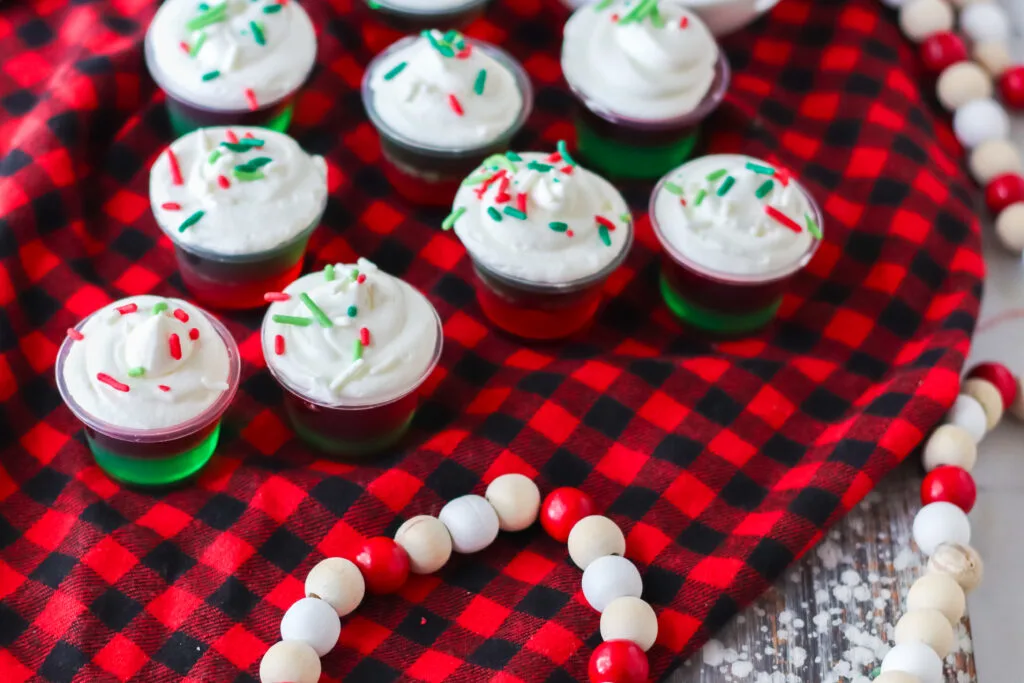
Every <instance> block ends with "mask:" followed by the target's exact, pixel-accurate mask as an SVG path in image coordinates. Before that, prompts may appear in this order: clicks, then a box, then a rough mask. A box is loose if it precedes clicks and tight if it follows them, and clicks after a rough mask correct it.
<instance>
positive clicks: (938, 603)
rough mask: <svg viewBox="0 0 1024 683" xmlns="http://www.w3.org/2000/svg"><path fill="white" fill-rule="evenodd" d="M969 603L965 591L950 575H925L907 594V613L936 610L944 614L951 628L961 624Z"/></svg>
mask: <svg viewBox="0 0 1024 683" xmlns="http://www.w3.org/2000/svg"><path fill="white" fill-rule="evenodd" d="M966 608H967V602H966V599H965V598H964V589H963V588H961V587H960V584H958V583H957V582H956V579H954V578H953V577H952V576H950V575H949V574H939V573H935V574H925V575H924V576H922V577H920V578H919V579H918V580H917V581H915V582H914V583H913V585H912V586H911V587H910V591H909V592H907V611H908V612H913V611H915V610H920V609H935V610H938V611H940V612H942V615H943V616H944V617H946V619H947V620H948V621H949V623H950V625H951V626H955V625H956V624H958V623H960V618H961V617H963V616H964V610H965V609H966Z"/></svg>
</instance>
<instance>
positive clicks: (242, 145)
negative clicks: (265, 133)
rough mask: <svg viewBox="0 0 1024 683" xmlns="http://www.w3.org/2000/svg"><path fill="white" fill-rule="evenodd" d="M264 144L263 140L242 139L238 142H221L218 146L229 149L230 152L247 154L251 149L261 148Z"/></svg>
mask: <svg viewBox="0 0 1024 683" xmlns="http://www.w3.org/2000/svg"><path fill="white" fill-rule="evenodd" d="M264 144H265V143H264V141H263V140H259V139H257V138H242V139H240V140H239V141H238V142H227V141H225V142H222V143H220V146H221V147H225V148H227V149H230V150H231V151H232V152H248V151H249V150H251V149H252V148H253V147H262V146H263V145H264Z"/></svg>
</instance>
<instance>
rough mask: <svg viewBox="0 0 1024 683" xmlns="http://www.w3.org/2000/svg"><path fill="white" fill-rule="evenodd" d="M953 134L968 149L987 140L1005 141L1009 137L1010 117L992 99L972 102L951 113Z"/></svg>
mask: <svg viewBox="0 0 1024 683" xmlns="http://www.w3.org/2000/svg"><path fill="white" fill-rule="evenodd" d="M953 133H954V134H955V135H956V139H957V140H959V141H960V144H961V145H963V146H964V147H966V148H968V149H974V148H975V147H977V146H978V145H980V144H981V143H983V142H988V141H989V140H1005V139H1007V138H1008V137H1010V115H1009V114H1007V113H1006V109H1004V108H1003V105H1001V104H999V103H998V102H996V101H995V100H993V99H992V98H989V97H986V98H983V99H980V100H972V101H970V102H967V103H966V104H963V105H961V106H960V107H958V108H957V110H956V111H955V112H953Z"/></svg>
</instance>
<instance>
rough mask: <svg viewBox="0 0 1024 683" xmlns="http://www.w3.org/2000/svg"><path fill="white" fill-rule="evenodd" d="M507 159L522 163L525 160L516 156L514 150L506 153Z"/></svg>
mask: <svg viewBox="0 0 1024 683" xmlns="http://www.w3.org/2000/svg"><path fill="white" fill-rule="evenodd" d="M505 158H506V159H508V160H509V161H522V160H523V158H522V157H521V156H519V155H518V154H516V153H515V152H513V151H512V150H509V151H507V152H505Z"/></svg>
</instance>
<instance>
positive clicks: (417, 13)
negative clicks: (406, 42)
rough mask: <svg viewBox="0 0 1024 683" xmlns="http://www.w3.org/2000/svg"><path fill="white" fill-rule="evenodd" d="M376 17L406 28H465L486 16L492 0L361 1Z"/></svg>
mask: <svg viewBox="0 0 1024 683" xmlns="http://www.w3.org/2000/svg"><path fill="white" fill-rule="evenodd" d="M361 2H365V4H366V7H368V8H369V9H370V10H371V11H372V12H373V13H374V16H375V17H376V18H378V19H381V20H383V21H384V22H385V23H387V24H389V25H391V26H392V27H394V28H396V29H400V30H402V31H419V30H422V29H427V28H431V27H434V26H452V27H455V28H462V27H464V26H466V25H467V24H469V23H470V22H472V21H473V20H474V19H476V18H478V17H480V16H482V15H483V14H484V12H485V11H486V10H487V5H489V4H490V2H491V0H361Z"/></svg>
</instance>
